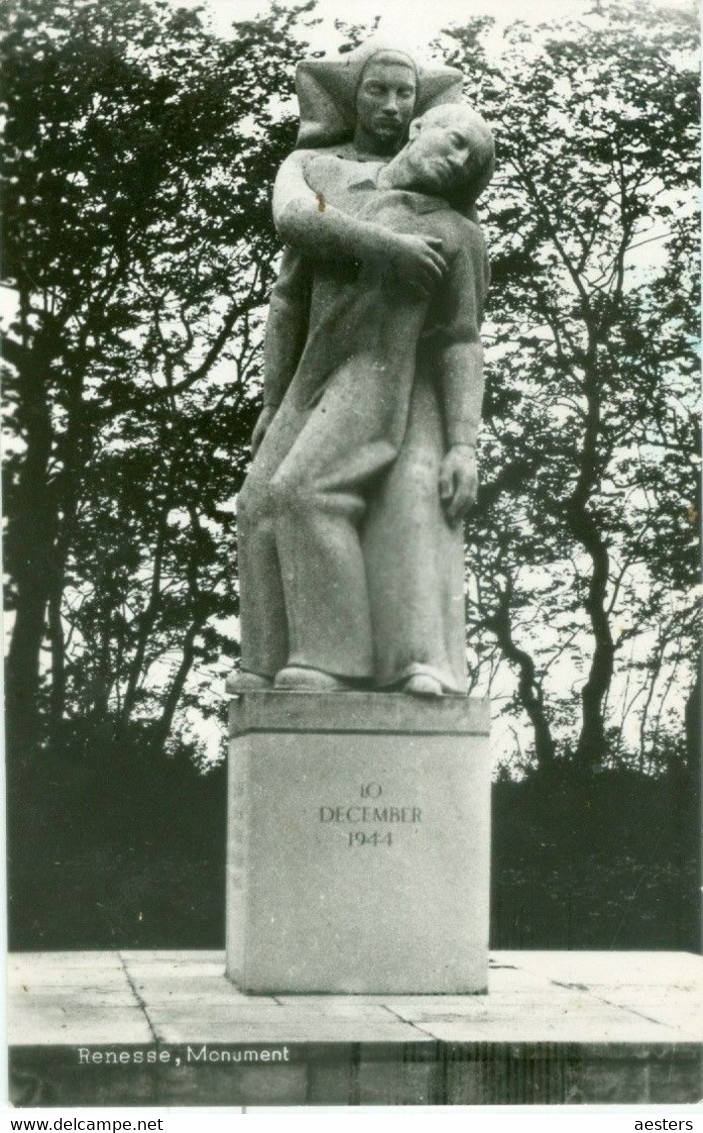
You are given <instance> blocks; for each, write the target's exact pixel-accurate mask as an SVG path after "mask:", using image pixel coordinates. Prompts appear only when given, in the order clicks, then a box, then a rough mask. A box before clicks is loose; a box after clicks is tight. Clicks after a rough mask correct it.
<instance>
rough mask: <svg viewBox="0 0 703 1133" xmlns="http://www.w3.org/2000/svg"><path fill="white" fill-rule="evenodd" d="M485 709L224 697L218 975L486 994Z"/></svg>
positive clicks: (454, 701) (295, 986) (319, 697)
mask: <svg viewBox="0 0 703 1133" xmlns="http://www.w3.org/2000/svg"><path fill="white" fill-rule="evenodd" d="M488 708H489V706H488V702H487V701H483V700H469V699H464V698H458V697H457V698H449V697H447V698H444V699H442V700H421V699H419V698H416V697H409V696H403V695H400V694H398V695H395V694H391V693H386V694H381V693H336V694H317V693H303V692H301V693H293V692H260V693H247V694H246V695H244V696H241V697H238V698H236V699H235V700H233V701H232V704H231V708H230V756H229V788H228V789H229V816H228V849H227V975H228V977H229V979H230V980H232V981H233V982H234V983H235V984H236V985H237V987H239V988H240V989H241V990H244V991H249V992H260V993H265V992H269V993H285V992H288V993H297V992H330V993H334V992H336V993H351V994H354V993H358V994H367V995H369V994H379V995H380V994H386V993H393V994H399V995H403V994H454V995H456V994H464V993H470V992H474V993H475V992H484V991H485V990H486V988H487V971H488V895H489V888H488V885H489V840H490V758H489V748H488V731H489V710H488Z"/></svg>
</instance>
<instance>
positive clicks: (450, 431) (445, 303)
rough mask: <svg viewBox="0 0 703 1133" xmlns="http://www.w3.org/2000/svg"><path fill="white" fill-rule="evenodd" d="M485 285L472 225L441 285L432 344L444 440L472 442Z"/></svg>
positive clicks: (482, 254) (479, 392)
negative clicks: (441, 290) (437, 369)
mask: <svg viewBox="0 0 703 1133" xmlns="http://www.w3.org/2000/svg"><path fill="white" fill-rule="evenodd" d="M487 286H488V261H487V257H486V251H485V245H484V242H483V237H482V236H481V233H480V231H479V230H478V229H477V228H476V226H474V225H472V226H471V229H470V230H468V232H467V233H466V235H465V236H464V240H463V241H462V244H461V246H460V248H459V251H458V252H457V253H456V255H455V257H454V259H453V260H452V263H451V266H450V270H449V273H448V278H447V282H446V288H445V289H443V291H444V294H443V296H442V301H441V306H440V310H439V322H438V327H437V339H436V346H437V350H438V360H439V378H440V382H441V394H442V403H443V408H444V416H445V428H446V434H447V444H448V445H449V446H451V445H455V444H466V445H472V446H475V444H476V437H477V434H478V427H479V422H480V418H481V403H482V401H483V352H482V348H481V341H480V327H481V320H482V317H483V304H484V300H485V295H486V289H487Z"/></svg>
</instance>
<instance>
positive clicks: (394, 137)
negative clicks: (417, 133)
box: [354, 50, 417, 154]
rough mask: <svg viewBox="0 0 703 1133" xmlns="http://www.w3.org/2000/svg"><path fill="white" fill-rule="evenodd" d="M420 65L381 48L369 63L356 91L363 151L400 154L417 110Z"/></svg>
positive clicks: (358, 141) (357, 138) (359, 142)
mask: <svg viewBox="0 0 703 1133" xmlns="http://www.w3.org/2000/svg"><path fill="white" fill-rule="evenodd" d="M416 97H417V68H416V66H415V63H414V62H413V60H412V59H411V58H410V57H409V56H408V55H405V54H404V53H403V52H400V51H390V50H388V51H378V52H377V53H376V54H375V55H372V56H371V57H370V58H369V59H368V61H367V62H366V64H365V66H364V69H363V71H362V72H361V79H360V81H359V86H358V88H357V92H356V113H357V120H356V131H355V135H354V138H355V143H356V145H357V147H358V148H359V149H360V150H362V151H363V150H368V151H370V152H372V153H377V154H384V153H385V154H394V153H397V152H398V150H399V149H400V147H401V145H402V144H403V142H404V140H405V138H406V137H407V133H408V126H409V125H410V122H411V120H412V116H413V114H414V112H415V101H416Z"/></svg>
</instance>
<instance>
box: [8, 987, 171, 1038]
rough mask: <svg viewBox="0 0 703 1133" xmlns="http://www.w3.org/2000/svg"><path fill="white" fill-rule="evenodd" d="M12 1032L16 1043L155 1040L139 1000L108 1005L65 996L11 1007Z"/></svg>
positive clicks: (10, 1024) (9, 1029) (10, 1025)
mask: <svg viewBox="0 0 703 1133" xmlns="http://www.w3.org/2000/svg"><path fill="white" fill-rule="evenodd" d="M8 1034H9V1039H10V1044H11V1045H12V1046H84V1045H91V1044H94V1045H100V1044H103V1043H151V1042H153V1041H154V1035H153V1031H152V1029H151V1027H150V1026H149V1022H148V1020H147V1018H146V1016H145V1014H144V1012H143V1011H142V1009H141V1008H140V1007H139V1006H137V1005H136V1004H135V1005H133V1006H129V1007H124V1006H120V1007H108V1006H105V1005H104V1004H102V1005H95V1004H89V1003H85V1002H82V1001H81V1000H73V1001H71V1000H70V999H68V998H66V997H63V998H62V999H61V1000H60V1001H59V1000H58V998H57V999H56V1000H55V1001H54V1002H53V1003H49V1002H46V1001H41V1000H40V1001H37V1002H34V1003H26V1004H23V1005H22V1007H21V1009H19V1010H15V1011H11V1012H10V1014H9V1019H8Z"/></svg>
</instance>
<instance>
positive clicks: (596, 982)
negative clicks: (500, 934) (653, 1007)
mask: <svg viewBox="0 0 703 1133" xmlns="http://www.w3.org/2000/svg"><path fill="white" fill-rule="evenodd" d="M493 957H494V962H495V963H497V964H500V965H512V966H514V967H515V968H518V969H520V970H522V971H526V972H534V973H536V974H538V975H544V976H546V977H547V978H548V979H550V980H552V981H559V982H564V983H577V984H583V985H586V986H588V987H589V988H593V987H601V986H608V987H623V986H624V985H631V986H640V987H641V986H646V987H651V986H665V985H669V984H672V985H677V984H680V983H684V984H685V983H688V982H689V981H694V982H696V983H697V984H698V985H699V986H703V958H702V957H701V956H696V955H694V953H692V952H557V951H554V952H527V951H525V952H507V951H506V952H494V953H493Z"/></svg>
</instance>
